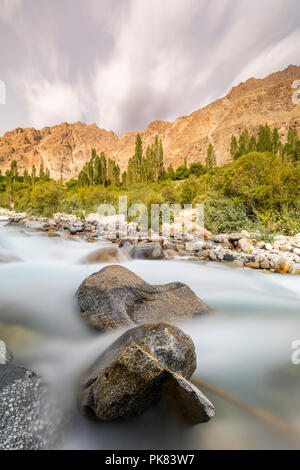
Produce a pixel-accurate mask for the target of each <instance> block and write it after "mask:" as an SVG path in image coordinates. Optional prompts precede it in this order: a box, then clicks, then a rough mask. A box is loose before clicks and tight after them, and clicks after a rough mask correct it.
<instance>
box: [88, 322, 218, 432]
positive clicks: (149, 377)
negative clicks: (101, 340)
mask: <svg viewBox="0 0 300 470" xmlns="http://www.w3.org/2000/svg"><path fill="white" fill-rule="evenodd" d="M195 369H196V355H195V348H194V344H193V342H192V340H191V338H190V337H189V336H187V335H186V334H185V333H183V331H181V330H180V329H179V328H177V327H175V326H172V325H168V324H167V323H158V324H151V325H143V326H140V327H137V328H134V329H132V330H129V331H127V332H126V333H125V334H123V335H122V336H121V337H120V338H119V339H118V340H117V341H116V342H115V343H113V344H112V345H111V346H110V347H109V348H108V349H107V350H106V351H105V352H104V353H103V354H102V355H101V356H100V357H99V358H98V360H97V361H96V362H95V363H94V365H93V366H92V367H91V369H90V371H89V372H88V373H87V374H86V375H85V377H83V379H82V381H81V386H80V394H79V406H80V409H81V410H82V412H83V413H85V414H86V415H88V416H89V417H93V418H96V419H98V420H101V421H112V420H115V419H120V418H122V419H128V418H131V417H134V416H136V415H139V414H141V413H142V412H143V411H144V410H146V409H147V408H149V407H150V406H151V405H152V404H154V403H156V402H157V401H159V400H160V398H161V397H164V398H165V399H166V400H167V401H169V402H172V403H173V404H174V403H175V404H176V405H177V408H178V410H179V411H181V413H182V414H183V415H184V417H185V418H186V419H187V420H188V421H189V422H191V423H193V424H198V423H202V422H206V421H209V420H210V418H212V417H213V416H214V407H213V405H212V404H211V403H210V402H209V400H208V399H207V398H206V397H205V396H204V395H203V394H202V393H201V392H200V391H199V390H198V389H197V388H196V387H194V386H193V385H192V384H190V383H189V382H188V381H187V379H189V378H190V377H191V376H192V374H193V372H194V371H195Z"/></svg>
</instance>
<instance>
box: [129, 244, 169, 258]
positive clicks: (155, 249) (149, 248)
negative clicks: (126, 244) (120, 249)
mask: <svg viewBox="0 0 300 470" xmlns="http://www.w3.org/2000/svg"><path fill="white" fill-rule="evenodd" d="M132 256H133V257H134V258H138V259H163V258H165V254H164V250H163V248H162V246H161V245H160V244H159V243H155V242H148V243H147V242H146V243H145V242H141V243H139V244H138V246H136V247H135V248H134V251H133V253H132Z"/></svg>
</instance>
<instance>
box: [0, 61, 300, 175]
mask: <svg viewBox="0 0 300 470" xmlns="http://www.w3.org/2000/svg"><path fill="white" fill-rule="evenodd" d="M299 79H300V67H297V66H294V65H290V66H289V67H288V68H287V69H285V70H283V71H280V72H276V73H273V74H271V75H269V76H268V77H266V78H264V79H255V78H251V79H249V80H247V81H246V82H244V83H240V84H239V85H238V86H236V87H234V88H232V90H231V91H230V92H229V93H228V94H227V95H226V96H225V97H224V98H221V99H219V100H217V101H215V102H213V103H211V104H209V105H208V106H205V107H204V108H202V109H200V110H198V111H195V112H193V113H192V114H190V115H188V116H183V117H180V118H178V119H176V120H175V121H174V122H165V121H154V122H152V123H151V124H150V125H149V126H148V128H147V129H146V130H145V131H142V132H140V134H141V137H142V140H143V144H144V146H146V145H148V144H151V143H152V142H153V140H154V138H155V135H156V134H158V135H159V137H160V138H161V139H162V141H163V146H164V152H165V164H166V165H168V164H169V163H172V164H173V166H174V167H177V166H178V165H180V164H182V163H183V161H184V159H185V158H186V159H187V161H188V163H190V162H192V161H202V162H204V161H205V157H206V150H207V146H208V143H209V142H211V143H213V145H214V146H215V150H216V155H217V161H218V163H219V164H222V163H224V162H226V161H229V160H230V154H229V148H230V139H231V135H232V134H236V135H238V134H239V133H240V131H242V130H243V129H244V128H245V127H248V128H249V130H250V132H251V133H253V134H256V133H257V131H258V127H259V125H260V124H265V123H266V122H267V123H268V124H269V125H270V126H271V127H278V129H279V134H280V136H281V138H285V137H286V135H287V132H288V128H289V126H292V127H296V128H297V129H298V132H299V133H300V105H295V104H293V102H292V88H291V86H292V83H293V81H294V80H299ZM136 135H137V132H130V133H127V134H124V135H123V136H122V137H120V138H119V137H118V136H117V135H116V134H115V133H114V132H113V131H106V130H103V129H99V127H98V126H97V125H96V124H91V125H87V124H84V123H81V122H77V123H75V124H67V123H63V124H60V125H57V126H53V127H45V128H44V129H42V130H35V129H31V128H26V129H22V128H17V129H15V130H14V131H11V132H6V133H5V134H4V136H3V137H2V138H0V170H2V173H4V172H5V171H6V170H7V169H8V168H9V167H10V163H11V161H12V160H17V162H18V167H19V170H20V172H21V173H22V172H23V171H24V169H25V168H27V169H28V170H31V167H32V165H35V166H36V167H37V168H39V166H40V165H41V163H43V165H44V167H48V168H49V169H50V173H51V176H52V177H53V178H56V179H58V178H60V177H61V176H62V177H63V178H65V179H69V178H71V177H73V176H76V175H77V174H78V172H79V171H80V170H81V168H82V166H83V164H84V163H85V162H86V161H87V160H89V158H90V152H91V149H92V148H93V147H94V148H96V150H97V151H98V152H101V151H104V152H105V153H106V154H107V156H109V157H111V158H113V159H115V160H116V161H118V162H119V164H120V166H121V168H122V169H125V168H126V166H127V161H128V159H129V158H130V156H131V155H132V154H133V153H134V146H135V139H136Z"/></svg>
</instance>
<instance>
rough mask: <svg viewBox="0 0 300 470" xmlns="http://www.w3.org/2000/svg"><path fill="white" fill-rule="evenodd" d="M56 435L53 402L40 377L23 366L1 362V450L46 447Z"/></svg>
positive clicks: (53, 441)
mask: <svg viewBox="0 0 300 470" xmlns="http://www.w3.org/2000/svg"><path fill="white" fill-rule="evenodd" d="M56 438H57V427H56V425H55V419H54V414H53V410H52V405H51V402H50V400H49V397H48V390H47V388H46V385H45V384H44V382H43V380H42V379H41V377H39V376H38V375H37V374H35V373H34V372H32V371H31V370H28V369H25V368H23V367H18V366H15V365H12V364H6V365H0V449H2V450H8V449H9V450H16V449H18V450H19V449H24V450H29V449H30V450H32V449H45V448H49V447H52V446H53V445H54V443H55V441H56Z"/></svg>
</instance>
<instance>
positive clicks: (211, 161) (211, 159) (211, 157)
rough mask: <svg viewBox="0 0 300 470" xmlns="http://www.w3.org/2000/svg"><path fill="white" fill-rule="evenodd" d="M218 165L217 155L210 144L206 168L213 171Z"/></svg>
mask: <svg viewBox="0 0 300 470" xmlns="http://www.w3.org/2000/svg"><path fill="white" fill-rule="evenodd" d="M216 165H217V160H216V153H215V150H214V147H213V145H212V144H209V146H208V149H207V154H206V160H205V166H206V169H207V170H212V169H213V168H215V167H216Z"/></svg>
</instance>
